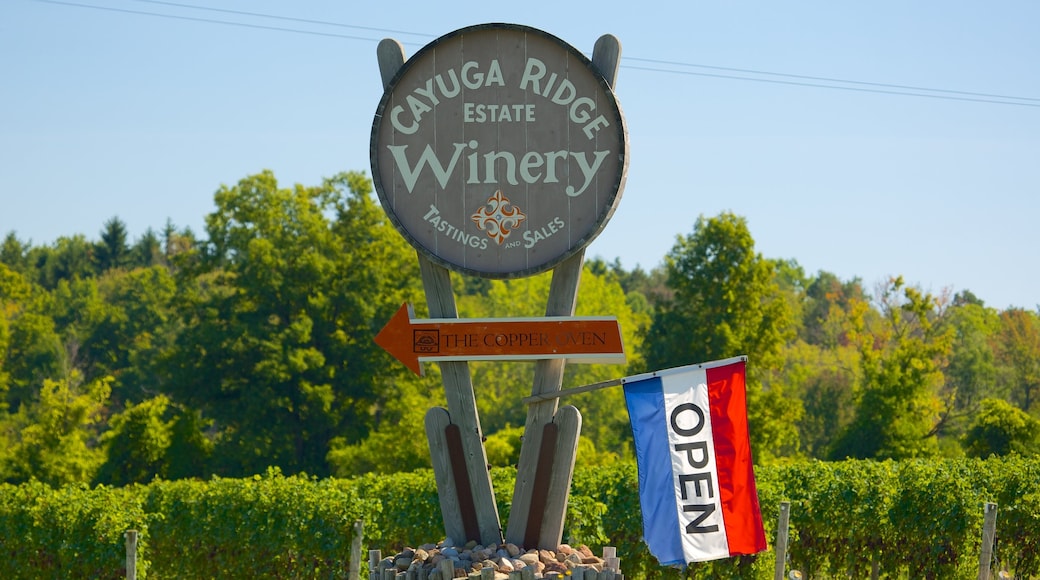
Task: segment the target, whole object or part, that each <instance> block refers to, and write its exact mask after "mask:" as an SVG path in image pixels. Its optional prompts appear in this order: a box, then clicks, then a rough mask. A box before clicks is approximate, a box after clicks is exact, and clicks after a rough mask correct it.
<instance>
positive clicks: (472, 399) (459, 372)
mask: <svg viewBox="0 0 1040 580" xmlns="http://www.w3.org/2000/svg"><path fill="white" fill-rule="evenodd" d="M417 255H418V257H419V270H420V272H422V279H423V287H424V288H425V289H426V303H427V307H428V308H429V310H430V316H431V317H436V318H458V310H457V309H456V306H455V295H454V293H453V292H452V289H451V276H450V274H449V273H448V270H447V269H445V268H444V267H443V266H439V265H437V264H434V263H433V262H431V261H430V260H429V259H428V258H426V257H425V256H423V255H422V254H418V253H417ZM439 364H440V367H441V377H442V380H443V382H444V394H445V396H446V398H447V403H448V415H449V416H450V418H451V422H452V423H453V424H455V425H458V426H459V433H460V436H461V439H462V451H463V454H464V456H465V461H466V472H467V474H468V476H469V482H470V485H471V486H472V490H471V491H472V497H473V503H474V505H475V507H476V510H477V524H478V526H479V528H480V537H478V538H464V539H461V540H460V539H459V538H454V537H453V538H452V539H454V540H456V541H461V542H462V543H465V541H466V540H477V541H478V542H480V543H481V544H483V545H485V546H486V545H488V544H492V543H499V542H501V541H502V524H501V522H500V520H499V519H498V504H497V503H496V502H495V493H494V490H493V489H492V487H491V474H490V473H489V471H488V462H487V454H486V453H485V451H484V441H483V437H484V436H483V433H482V432H481V429H480V418H479V416H478V415H477V400H476V396H475V395H474V394H473V381H472V377H471V376H470V373H469V364H468V363H465V362H441V363H439Z"/></svg>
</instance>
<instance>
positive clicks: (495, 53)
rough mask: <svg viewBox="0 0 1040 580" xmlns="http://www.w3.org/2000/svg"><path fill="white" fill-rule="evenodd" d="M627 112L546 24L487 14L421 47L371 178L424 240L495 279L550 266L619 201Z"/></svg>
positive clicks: (387, 123) (408, 66)
mask: <svg viewBox="0 0 1040 580" xmlns="http://www.w3.org/2000/svg"><path fill="white" fill-rule="evenodd" d="M627 135H628V133H627V131H626V129H625V120H624V117H623V116H622V114H621V110H620V108H619V106H618V103H617V101H616V99H615V98H614V94H613V91H612V90H611V87H610V85H609V84H607V82H606V81H605V80H604V78H603V76H602V75H600V74H599V73H597V72H596V70H595V69H594V68H593V65H592V63H591V62H590V61H589V60H588V59H587V58H586V57H585V56H584V55H582V54H581V53H580V52H578V51H577V50H575V49H574V48H573V47H571V46H570V45H568V44H566V43H565V42H563V41H561V40H559V39H557V38H555V37H553V36H551V35H549V34H547V33H545V32H542V31H539V30H535V29H533V28H528V27H525V26H519V25H511V24H485V25H479V26H473V27H470V28H464V29H462V30H458V31H456V32H453V33H450V34H447V35H445V36H443V37H441V38H439V39H437V40H435V41H434V42H432V43H430V44H429V45H427V46H426V47H424V48H423V49H421V50H420V51H419V52H418V53H417V54H416V55H415V56H413V57H411V58H410V59H408V61H407V62H405V63H404V66H402V67H401V69H400V71H398V73H397V75H396V76H395V77H394V78H393V80H391V81H390V85H389V86H388V88H387V90H386V91H385V92H384V94H383V98H382V100H381V101H380V103H379V107H378V109H377V111H376V116H375V121H374V123H373V127H372V140H371V158H372V173H373V175H372V177H373V182H374V185H375V189H376V192H377V193H378V195H379V199H380V201H381V202H382V204H383V207H384V208H385V209H386V212H387V215H388V216H389V217H390V219H391V220H392V221H393V223H394V225H395V226H396V227H397V228H398V230H400V232H401V233H402V234H403V235H404V236H405V238H407V239H408V240H409V241H410V242H411V243H412V245H413V246H415V247H416V249H418V250H419V251H420V252H422V253H424V254H426V255H427V256H429V257H430V258H431V259H432V260H433V261H435V262H437V263H439V264H441V265H443V266H445V267H447V268H450V269H453V270H456V271H459V272H463V273H467V274H474V275H479V276H484V277H492V278H508V277H518V276H528V275H532V274H536V273H539V272H544V271H546V270H548V269H550V268H552V267H553V266H554V265H556V264H557V263H559V262H560V261H562V260H563V259H565V258H567V257H568V256H570V255H572V254H574V253H575V252H577V251H578V250H580V249H582V248H584V247H585V246H586V245H587V244H588V243H589V242H591V241H592V240H593V239H594V238H595V237H596V235H598V234H599V233H600V231H601V230H602V229H603V227H604V225H605V224H606V222H607V220H608V219H609V218H610V216H611V215H612V214H613V213H614V208H615V207H616V205H617V203H618V201H619V199H620V198H621V192H622V189H623V187H624V181H625V174H626V171H627V168H628V140H627Z"/></svg>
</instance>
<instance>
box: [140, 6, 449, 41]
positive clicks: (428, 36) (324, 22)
mask: <svg viewBox="0 0 1040 580" xmlns="http://www.w3.org/2000/svg"><path fill="white" fill-rule="evenodd" d="M134 2H144V3H146V4H159V5H162V6H176V7H178V8H190V9H193V10H208V11H210V12H223V13H225V14H238V15H241V16H255V17H257V18H272V19H275V20H286V21H289V22H303V23H306V24H320V25H322V26H338V27H340V28H353V29H356V30H368V31H371V32H389V33H391V34H407V35H410V36H423V37H427V38H436V35H433V34H427V33H425V32H408V31H407V30H393V29H390V28H375V27H371V26H359V25H357V24H344V23H341V22H329V21H327V20H310V19H308V18H294V17H292V16H278V15H275V14H261V13H259V12H246V11H244V10H229V9H226V8H212V7H209V6H196V5H194V4H180V3H177V2H164V1H163V0H134ZM298 32H303V31H298Z"/></svg>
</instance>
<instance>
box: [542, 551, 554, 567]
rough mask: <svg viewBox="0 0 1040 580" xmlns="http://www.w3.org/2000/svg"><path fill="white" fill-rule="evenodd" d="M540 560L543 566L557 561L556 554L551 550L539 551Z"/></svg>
mask: <svg viewBox="0 0 1040 580" xmlns="http://www.w3.org/2000/svg"><path fill="white" fill-rule="evenodd" d="M538 559H539V560H541V562H542V563H543V564H548V563H549V562H556V561H557V560H556V554H553V553H552V552H550V551H549V550H538Z"/></svg>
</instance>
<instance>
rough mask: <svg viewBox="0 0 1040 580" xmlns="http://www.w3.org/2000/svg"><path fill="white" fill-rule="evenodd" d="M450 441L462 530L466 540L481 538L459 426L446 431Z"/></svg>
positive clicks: (452, 468)
mask: <svg viewBox="0 0 1040 580" xmlns="http://www.w3.org/2000/svg"><path fill="white" fill-rule="evenodd" d="M444 435H445V438H446V439H447V440H448V457H450V458H451V474H452V477H453V478H454V480H455V493H457V494H458V496H459V516H460V517H462V529H463V530H465V534H466V535H465V536H463V537H465V538H467V539H472V538H479V537H480V526H478V525H477V508H476V507H475V506H474V505H473V491H472V489H473V488H472V486H471V485H470V483H469V473H468V472H467V471H466V456H465V453H464V452H463V450H462V435H461V433H460V432H459V426H458V425H448V426H447V427H445V429H444Z"/></svg>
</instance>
